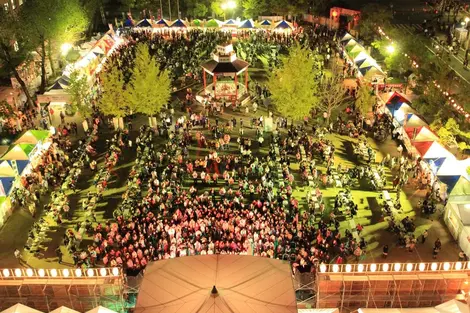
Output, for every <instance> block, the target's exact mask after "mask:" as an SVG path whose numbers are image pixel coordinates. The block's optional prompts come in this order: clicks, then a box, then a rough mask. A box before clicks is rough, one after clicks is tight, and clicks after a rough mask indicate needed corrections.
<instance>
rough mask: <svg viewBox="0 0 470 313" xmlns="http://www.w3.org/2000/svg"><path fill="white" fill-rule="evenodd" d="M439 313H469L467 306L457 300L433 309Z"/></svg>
mask: <svg viewBox="0 0 470 313" xmlns="http://www.w3.org/2000/svg"><path fill="white" fill-rule="evenodd" d="M435 308H436V310H437V311H438V312H440V313H470V310H469V308H468V305H467V304H464V303H462V302H460V301H457V300H450V301H447V302H444V303H443V304H440V305H438V306H436V307H435Z"/></svg>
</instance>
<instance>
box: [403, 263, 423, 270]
mask: <svg viewBox="0 0 470 313" xmlns="http://www.w3.org/2000/svg"><path fill="white" fill-rule="evenodd" d="M421 264H423V263H421ZM423 265H424V264H423ZM406 270H407V271H408V272H411V271H412V270H413V263H408V264H406Z"/></svg>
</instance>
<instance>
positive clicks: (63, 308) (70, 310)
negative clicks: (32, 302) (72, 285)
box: [51, 306, 80, 313]
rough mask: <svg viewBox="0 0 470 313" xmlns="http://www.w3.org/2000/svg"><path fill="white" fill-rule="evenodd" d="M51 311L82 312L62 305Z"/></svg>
mask: <svg viewBox="0 0 470 313" xmlns="http://www.w3.org/2000/svg"><path fill="white" fill-rule="evenodd" d="M51 313H80V312H79V311H75V310H72V309H69V308H67V307H65V306H61V307H60V308H57V309H55V310H54V311H51Z"/></svg>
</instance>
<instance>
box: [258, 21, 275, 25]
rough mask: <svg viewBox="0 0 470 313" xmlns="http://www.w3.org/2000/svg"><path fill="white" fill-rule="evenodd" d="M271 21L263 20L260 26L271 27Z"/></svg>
mask: <svg viewBox="0 0 470 313" xmlns="http://www.w3.org/2000/svg"><path fill="white" fill-rule="evenodd" d="M271 24H272V23H271V21H270V20H263V21H262V22H261V23H260V25H261V26H271Z"/></svg>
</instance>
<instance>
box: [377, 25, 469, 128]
mask: <svg viewBox="0 0 470 313" xmlns="http://www.w3.org/2000/svg"><path fill="white" fill-rule="evenodd" d="M378 32H379V34H380V35H382V36H384V37H385V38H387V40H389V41H390V43H391V44H393V40H392V39H391V38H390V37H389V36H388V35H387V34H386V33H385V32H384V31H383V29H382V28H380V27H379V28H378ZM403 55H404V56H405V57H407V58H408V59H410V62H412V66H413V67H415V68H419V65H418V63H417V62H416V60H414V59H413V58H412V57H411V56H409V55H408V54H406V53H403ZM433 83H434V86H435V87H436V88H437V89H439V91H440V92H442V94H443V95H444V97H446V99H447V104H448V105H450V106H451V107H452V108H453V109H454V110H455V111H457V112H458V113H460V114H462V115H463V116H464V117H465V119H466V120H467V121H468V120H469V118H470V114H469V113H468V112H466V111H465V110H464V108H463V107H462V106H461V105H459V104H457V103H456V102H455V99H454V98H453V97H452V96H451V95H450V93H449V92H448V91H445V90H443V88H442V87H441V86H440V85H439V84H438V83H437V82H436V81H434V82H433Z"/></svg>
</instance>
